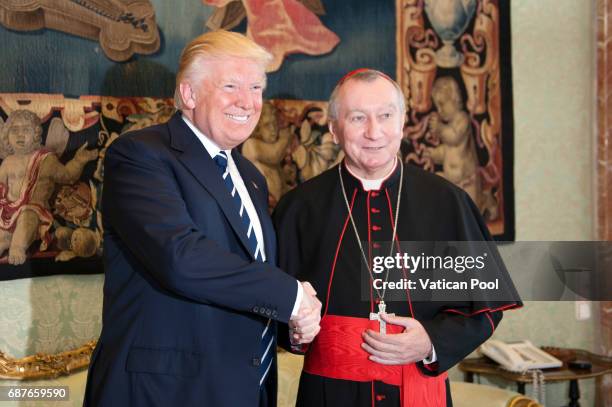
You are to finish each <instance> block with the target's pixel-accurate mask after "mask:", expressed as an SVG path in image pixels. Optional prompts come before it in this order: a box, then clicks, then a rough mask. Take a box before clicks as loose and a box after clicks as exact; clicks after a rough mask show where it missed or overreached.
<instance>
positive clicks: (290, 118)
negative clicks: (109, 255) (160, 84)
mask: <svg viewBox="0 0 612 407" xmlns="http://www.w3.org/2000/svg"><path fill="white" fill-rule="evenodd" d="M326 105H327V104H326V103H325V102H316V101H296V100H267V101H265V103H264V105H263V108H262V115H261V119H260V121H259V123H258V125H257V127H256V128H255V131H254V132H253V135H252V136H251V137H250V138H249V139H248V140H247V141H246V142H244V143H243V145H242V146H240V149H241V151H242V153H243V154H244V156H245V157H247V158H248V159H249V160H251V162H253V164H254V165H255V166H256V167H257V168H258V169H259V170H260V171H261V172H262V174H264V176H265V177H266V179H267V181H268V185H269V190H270V195H269V206H270V210H272V209H273V208H274V206H275V205H276V203H277V202H278V200H279V199H280V197H281V196H282V195H283V194H284V193H285V192H287V191H288V190H290V189H291V188H293V187H295V186H296V185H297V184H299V183H301V182H303V181H305V180H307V179H309V178H311V177H314V176H316V175H318V174H320V173H321V172H323V171H325V170H326V169H327V168H329V167H330V166H332V165H334V164H335V163H337V162H338V161H339V160H341V159H342V157H343V156H342V154H341V152H340V151H339V147H338V146H337V145H336V144H334V143H333V141H332V137H331V135H330V134H329V132H328V130H327V124H326V123H327V114H326V109H327V106H326ZM174 111H175V110H174V105H173V100H172V99H168V98H165V99H159V98H158V99H156V98H146V97H140V98H115V97H108V96H103V97H101V96H81V97H79V98H78V99H71V98H67V97H64V96H62V95H41V94H0V159H1V160H2V162H1V163H0V280H9V279H15V278H25V277H33V276H42V275H50V274H58V273H62V274H71V273H101V272H103V267H102V260H101V259H102V257H101V256H102V243H103V231H104V225H103V223H102V217H101V208H100V202H101V194H102V180H103V175H104V168H103V165H102V164H103V160H104V154H105V152H106V150H107V149H108V147H109V146H110V144H111V143H112V142H113V141H115V140H116V139H117V138H119V137H122V136H123V134H125V133H126V132H128V131H131V130H138V129H142V128H145V127H148V126H151V125H154V124H159V123H165V122H166V121H168V120H169V119H170V117H171V116H172V114H173V113H174Z"/></svg>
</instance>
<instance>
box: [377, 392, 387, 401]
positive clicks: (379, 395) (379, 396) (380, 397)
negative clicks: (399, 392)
mask: <svg viewBox="0 0 612 407" xmlns="http://www.w3.org/2000/svg"><path fill="white" fill-rule="evenodd" d="M386 398H387V396H385V395H384V394H377V395H376V401H383V400H384V399H386Z"/></svg>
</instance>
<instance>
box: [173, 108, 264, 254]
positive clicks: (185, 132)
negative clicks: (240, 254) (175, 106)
mask: <svg viewBox="0 0 612 407" xmlns="http://www.w3.org/2000/svg"><path fill="white" fill-rule="evenodd" d="M168 128H169V129H170V137H171V146H172V148H173V149H175V150H177V151H179V152H180V153H179V154H178V155H177V156H178V159H179V160H180V161H181V162H182V163H183V165H184V166H185V167H186V168H187V169H188V170H189V172H191V174H192V175H193V176H194V178H195V179H196V180H197V181H198V182H199V183H200V184H201V185H202V186H203V187H204V188H206V190H207V191H208V192H210V194H211V195H212V197H213V198H214V199H215V200H216V201H217V203H218V204H219V208H221V211H223V213H224V214H225V217H226V218H227V220H228V221H229V223H230V225H231V226H232V229H234V232H235V233H236V235H238V238H239V239H240V241H241V242H242V244H243V246H244V247H245V248H246V249H247V252H249V255H250V256H251V258H253V253H251V251H250V250H249V243H248V241H247V237H246V233H245V232H244V230H243V226H242V220H241V219H240V216H239V215H238V211H237V210H236V209H235V208H236V206H235V204H234V202H233V201H232V197H231V195H230V194H229V192H228V190H227V188H226V187H225V184H224V183H223V179H222V178H221V176H220V175H219V170H218V169H217V165H216V164H215V162H214V161H213V159H212V158H211V157H210V155H209V154H208V151H206V148H204V146H203V145H202V143H201V142H200V140H198V138H197V136H196V135H195V134H193V132H192V131H191V129H190V128H189V127H188V126H187V124H186V123H185V122H184V121H183V119H182V117H181V114H180V113H179V112H177V113H176V114H175V115H174V116H172V118H171V119H170V121H169V122H168Z"/></svg>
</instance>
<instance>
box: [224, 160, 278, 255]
mask: <svg viewBox="0 0 612 407" xmlns="http://www.w3.org/2000/svg"><path fill="white" fill-rule="evenodd" d="M232 158H233V159H234V162H235V163H236V167H238V171H239V172H240V176H241V177H242V180H243V181H244V185H245V186H246V188H247V191H248V192H249V196H250V197H251V201H252V202H253V205H254V206H255V210H256V211H257V217H258V218H259V223H260V224H261V231H262V234H263V238H264V246H265V250H266V262H268V263H270V264H275V263H276V235H275V233H274V226H273V225H272V221H271V219H270V215H269V213H268V197H267V196H266V194H265V191H266V189H267V188H265V186H264V185H258V184H257V182H256V181H255V179H254V177H252V176H251V172H250V171H249V168H248V167H247V166H246V165H245V161H246V158H244V157H243V156H242V155H241V154H240V153H239V152H238V151H236V149H234V150H232ZM262 203H263V204H262Z"/></svg>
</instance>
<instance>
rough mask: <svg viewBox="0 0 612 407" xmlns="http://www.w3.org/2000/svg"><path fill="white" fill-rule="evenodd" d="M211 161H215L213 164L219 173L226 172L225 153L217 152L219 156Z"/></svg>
mask: <svg viewBox="0 0 612 407" xmlns="http://www.w3.org/2000/svg"><path fill="white" fill-rule="evenodd" d="M213 160H215V164H217V167H219V169H220V170H221V173H222V174H224V173H225V171H226V170H227V153H226V152H225V151H219V154H217V155H216V156H215V158H213Z"/></svg>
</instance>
